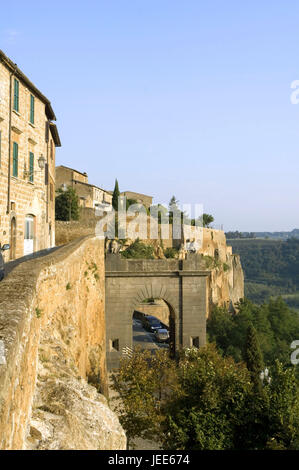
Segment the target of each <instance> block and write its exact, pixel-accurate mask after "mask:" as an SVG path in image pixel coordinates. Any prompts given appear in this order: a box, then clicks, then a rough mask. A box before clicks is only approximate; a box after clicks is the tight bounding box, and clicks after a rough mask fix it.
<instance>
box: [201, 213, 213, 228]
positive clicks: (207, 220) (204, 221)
mask: <svg viewBox="0 0 299 470" xmlns="http://www.w3.org/2000/svg"><path fill="white" fill-rule="evenodd" d="M212 222H214V217H213V216H212V215H210V214H203V215H202V224H203V226H204V227H209V226H210V224H211V223H212Z"/></svg>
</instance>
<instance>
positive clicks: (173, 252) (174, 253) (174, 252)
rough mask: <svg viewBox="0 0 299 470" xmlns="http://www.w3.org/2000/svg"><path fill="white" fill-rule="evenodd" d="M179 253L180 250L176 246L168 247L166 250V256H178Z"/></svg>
mask: <svg viewBox="0 0 299 470" xmlns="http://www.w3.org/2000/svg"><path fill="white" fill-rule="evenodd" d="M177 254H178V250H176V249H175V248H166V249H165V250H164V255H165V258H176V256H177Z"/></svg>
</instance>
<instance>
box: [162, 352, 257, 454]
mask: <svg viewBox="0 0 299 470" xmlns="http://www.w3.org/2000/svg"><path fill="white" fill-rule="evenodd" d="M177 373H178V379H179V385H180V387H178V388H177V389H176V391H175V392H174V394H173V395H172V397H171V398H170V399H169V400H168V402H167V404H166V406H165V408H164V413H165V415H166V419H165V421H164V422H163V426H164V427H163V431H164V433H163V436H164V438H163V448H164V449H188V450H203V449H205V450H208V449H212V450H221V449H231V448H233V443H234V438H235V428H236V425H237V424H239V422H240V420H241V419H242V411H243V404H244V402H245V399H246V396H247V394H248V391H249V390H250V387H251V385H250V379H249V373H248V371H247V369H246V367H245V366H244V365H243V364H236V363H235V362H234V361H233V359H232V358H223V357H222V356H221V355H220V354H219V353H218V352H217V350H216V347H215V345H208V346H206V347H202V348H200V349H198V350H197V349H195V348H194V349H191V350H186V351H184V356H183V357H182V358H181V361H180V363H179V366H178V372H177Z"/></svg>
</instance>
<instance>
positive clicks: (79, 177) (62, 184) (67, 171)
mask: <svg viewBox="0 0 299 470" xmlns="http://www.w3.org/2000/svg"><path fill="white" fill-rule="evenodd" d="M68 186H70V187H72V188H73V189H75V191H76V193H77V195H78V197H79V201H80V206H81V207H89V208H92V209H98V210H102V211H111V209H112V195H111V194H110V193H109V192H108V191H105V190H104V189H102V188H99V187H98V186H94V185H93V184H89V183H88V175H87V173H81V172H80V171H77V170H74V169H72V168H68V167H66V166H64V165H60V166H57V167H56V191H58V190H59V189H63V188H66V187H68Z"/></svg>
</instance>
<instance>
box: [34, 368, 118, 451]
mask: <svg viewBox="0 0 299 470" xmlns="http://www.w3.org/2000/svg"><path fill="white" fill-rule="evenodd" d="M56 370H57V369H56ZM125 448H126V436H125V433H124V431H123V429H122V427H121V426H120V424H119V421H118V418H117V417H116V415H115V414H114V413H113V412H112V411H111V410H110V408H109V407H108V404H107V400H106V398H105V397H104V396H103V395H101V394H99V393H98V392H97V390H96V388H94V387H93V386H91V385H89V384H87V383H86V381H85V380H84V379H81V378H80V377H79V376H78V377H75V376H74V375H72V374H70V375H68V373H67V371H65V372H64V374H60V377H58V378H55V377H53V374H52V372H51V367H50V368H48V367H45V366H44V365H40V367H39V379H38V383H37V389H36V393H35V397H34V403H33V411H32V415H31V420H30V423H29V433H28V436H27V440H26V449H31V450H47V449H49V450H71V449H74V450H110V449H125Z"/></svg>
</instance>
